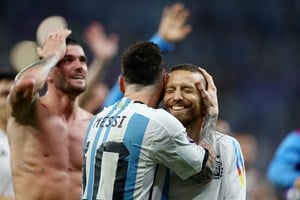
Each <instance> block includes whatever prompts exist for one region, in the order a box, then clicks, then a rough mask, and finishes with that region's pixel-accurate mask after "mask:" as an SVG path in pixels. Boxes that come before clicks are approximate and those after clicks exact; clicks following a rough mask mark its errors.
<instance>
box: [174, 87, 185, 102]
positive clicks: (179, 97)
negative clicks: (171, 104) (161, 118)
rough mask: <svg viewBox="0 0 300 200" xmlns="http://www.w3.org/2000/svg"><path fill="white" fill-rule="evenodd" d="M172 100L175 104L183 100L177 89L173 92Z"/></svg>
mask: <svg viewBox="0 0 300 200" xmlns="http://www.w3.org/2000/svg"><path fill="white" fill-rule="evenodd" d="M173 100H174V101H176V102H178V101H182V100H183V96H182V93H181V91H180V90H179V89H176V90H175V92H174V96H173Z"/></svg>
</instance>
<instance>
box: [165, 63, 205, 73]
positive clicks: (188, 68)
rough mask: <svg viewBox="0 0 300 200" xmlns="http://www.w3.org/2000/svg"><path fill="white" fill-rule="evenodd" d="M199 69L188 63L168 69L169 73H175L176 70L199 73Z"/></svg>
mask: <svg viewBox="0 0 300 200" xmlns="http://www.w3.org/2000/svg"><path fill="white" fill-rule="evenodd" d="M199 67H200V66H197V65H193V64H190V63H183V64H178V65H175V66H172V67H171V69H170V72H172V71H176V70H184V71H190V72H199V73H201V72H200V71H199V69H198V68H199Z"/></svg>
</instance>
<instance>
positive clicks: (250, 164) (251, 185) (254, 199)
mask: <svg viewBox="0 0 300 200" xmlns="http://www.w3.org/2000/svg"><path fill="white" fill-rule="evenodd" d="M234 137H235V138H236V139H237V140H238V141H239V142H240V145H241V148H242V152H243V155H244V161H245V169H246V182H247V192H246V195H247V198H246V199H247V200H276V199H277V198H276V194H275V190H274V188H273V186H272V185H271V183H270V182H268V180H267V179H266V177H265V175H264V174H263V173H262V172H260V170H259V169H258V168H257V167H256V166H255V162H256V159H257V152H258V149H257V148H258V146H257V140H256V138H255V136H254V135H252V134H250V133H235V134H234Z"/></svg>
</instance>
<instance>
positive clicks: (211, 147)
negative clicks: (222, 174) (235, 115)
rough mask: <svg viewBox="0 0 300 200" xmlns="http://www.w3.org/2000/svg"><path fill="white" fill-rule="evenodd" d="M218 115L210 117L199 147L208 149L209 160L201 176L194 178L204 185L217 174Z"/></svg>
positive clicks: (207, 118)
mask: <svg viewBox="0 0 300 200" xmlns="http://www.w3.org/2000/svg"><path fill="white" fill-rule="evenodd" d="M217 118H218V115H217V114H213V115H208V116H207V117H206V121H205V124H204V127H203V129H202V132H201V138H200V141H199V145H201V146H202V147H203V148H205V149H206V151H207V152H208V153H207V160H206V162H204V163H203V166H202V170H201V172H200V173H199V174H197V175H195V176H194V177H193V178H196V179H199V181H201V182H202V183H203V184H206V183H208V182H209V181H211V180H212V178H213V176H214V174H215V166H216V156H215V149H216V147H215V142H216V139H215V131H216V123H217Z"/></svg>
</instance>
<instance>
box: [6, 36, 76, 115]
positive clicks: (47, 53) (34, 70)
mask: <svg viewBox="0 0 300 200" xmlns="http://www.w3.org/2000/svg"><path fill="white" fill-rule="evenodd" d="M70 34H71V31H70V30H61V31H55V32H51V33H49V34H48V35H47V37H46V40H45V43H44V45H43V47H41V48H38V54H39V55H40V57H43V58H44V59H42V60H40V61H37V62H36V63H33V64H32V65H30V66H28V67H26V68H25V69H23V70H22V71H20V72H19V73H18V74H17V76H16V78H15V83H14V85H13V87H12V88H11V90H10V93H9V96H8V105H9V108H10V109H9V111H10V114H11V115H12V116H14V117H16V118H17V120H22V119H26V118H27V117H28V114H29V113H28V112H30V111H31V110H32V109H33V105H34V103H35V101H36V100H37V98H38V97H39V92H40V90H41V89H42V88H43V86H44V84H45V82H46V80H47V76H48V73H49V71H50V69H51V68H52V67H54V66H55V65H56V64H57V63H58V62H59V60H60V59H61V58H62V57H63V56H64V54H65V51H66V43H65V39H66V37H67V36H69V35H70Z"/></svg>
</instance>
